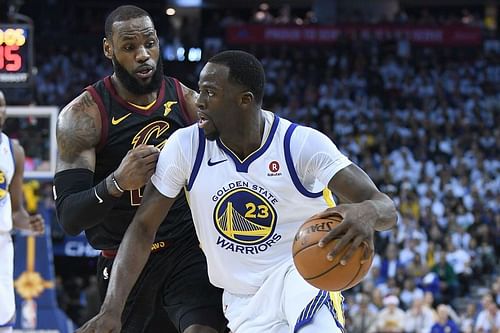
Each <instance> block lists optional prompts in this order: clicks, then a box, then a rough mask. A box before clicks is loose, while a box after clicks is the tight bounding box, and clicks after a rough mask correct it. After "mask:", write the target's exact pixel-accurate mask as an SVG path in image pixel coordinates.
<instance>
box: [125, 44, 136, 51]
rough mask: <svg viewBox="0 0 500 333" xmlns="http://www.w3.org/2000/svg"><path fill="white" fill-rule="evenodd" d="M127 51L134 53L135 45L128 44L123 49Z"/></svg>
mask: <svg viewBox="0 0 500 333" xmlns="http://www.w3.org/2000/svg"><path fill="white" fill-rule="evenodd" d="M123 49H124V50H125V51H132V50H133V49H134V46H133V45H130V44H127V45H125V46H124V47H123Z"/></svg>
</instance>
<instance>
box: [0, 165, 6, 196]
mask: <svg viewBox="0 0 500 333" xmlns="http://www.w3.org/2000/svg"><path fill="white" fill-rule="evenodd" d="M7 191H8V188H7V177H5V174H4V173H3V171H2V170H0V200H2V199H4V198H5V197H6V196H7Z"/></svg>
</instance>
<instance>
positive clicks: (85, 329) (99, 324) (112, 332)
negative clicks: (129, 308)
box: [75, 312, 122, 333]
mask: <svg viewBox="0 0 500 333" xmlns="http://www.w3.org/2000/svg"><path fill="white" fill-rule="evenodd" d="M121 329H122V324H121V319H120V315H118V314H110V313H108V312H99V313H98V314H97V315H96V316H95V317H94V318H92V319H90V320H89V321H88V322H86V323H85V324H83V326H82V327H80V328H79V329H78V330H76V332H75V333H120V331H121Z"/></svg>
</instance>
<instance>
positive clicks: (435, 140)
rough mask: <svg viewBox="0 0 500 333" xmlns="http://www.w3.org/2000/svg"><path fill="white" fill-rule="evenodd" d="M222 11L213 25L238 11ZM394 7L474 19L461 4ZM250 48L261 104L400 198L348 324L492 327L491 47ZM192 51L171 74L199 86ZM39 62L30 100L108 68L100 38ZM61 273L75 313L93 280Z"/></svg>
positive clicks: (499, 74)
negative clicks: (450, 11) (451, 8)
mask: <svg viewBox="0 0 500 333" xmlns="http://www.w3.org/2000/svg"><path fill="white" fill-rule="evenodd" d="M305 13H307V15H306V14H304V15H302V16H301V17H300V20H301V22H302V23H300V22H299V21H297V19H298V17H297V16H294V15H292V14H291V13H290V11H289V10H288V11H287V9H286V6H285V7H283V8H282V10H280V11H277V12H276V11H275V12H272V11H271V10H270V9H269V7H266V6H262V5H261V6H260V7H259V9H258V10H256V11H255V12H254V13H253V14H252V17H251V18H250V19H249V21H251V22H258V23H286V22H281V21H283V20H289V21H288V22H290V21H291V22H294V23H296V24H307V23H314V22H315V18H314V14H313V13H312V12H305ZM229 14H230V13H229ZM229 14H228V15H227V16H225V20H224V21H220V22H219V24H220V25H221V26H223V25H224V24H226V23H228V22H229V23H238V22H241V20H243V19H242V18H239V17H238V18H237V17H236V16H231V15H229ZM351 17H352V16H351ZM361 19H362V18H360V20H361ZM396 19H397V20H398V22H402V23H405V22H406V23H408V22H409V23H414V22H417V23H437V24H442V23H443V22H448V23H453V22H455V21H454V20H457V22H462V23H466V24H476V23H477V24H480V23H479V22H481V21H480V20H479V19H478V17H477V16H476V15H474V14H471V12H468V11H463V12H462V14H460V15H456V16H453V15H449V16H447V17H441V16H437V17H436V16H430V15H429V14H428V11H422V12H420V14H419V15H414V16H412V15H410V14H408V13H405V12H400V13H398V15H397V16H396ZM246 20H248V18H247V19H246ZM443 20H444V21H443ZM246 48H247V50H248V51H251V52H252V53H254V54H256V55H257V56H258V57H259V58H260V59H261V61H262V63H263V64H264V67H265V70H266V75H267V80H268V82H267V85H266V95H265V98H264V107H265V108H266V109H269V110H272V111H273V112H275V113H277V114H279V115H280V116H283V117H286V118H289V119H291V120H294V121H296V122H298V123H300V124H304V125H309V126H312V127H315V128H317V129H318V130H320V131H322V132H323V133H325V134H327V135H328V136H329V137H331V138H332V139H333V140H334V142H335V143H336V144H337V146H338V147H339V149H340V150H341V151H343V152H344V153H345V154H346V155H348V156H349V158H350V159H351V160H353V161H354V162H356V163H358V164H359V165H360V166H361V167H362V168H363V169H364V170H366V171H367V173H368V174H369V175H370V176H371V178H372V179H373V180H374V181H375V183H376V184H377V185H378V186H379V188H380V189H381V190H383V191H385V192H386V193H388V194H389V195H390V196H391V198H393V199H394V201H395V202H396V204H397V207H398V211H399V223H398V225H397V227H396V228H395V229H394V230H391V231H388V232H383V233H380V234H379V235H378V237H377V240H376V252H377V253H376V256H375V259H374V263H373V266H372V269H371V271H370V272H369V275H368V277H367V278H366V279H365V280H364V282H363V283H361V284H360V285H358V286H357V287H355V288H353V289H352V290H350V291H348V292H346V293H345V297H346V299H345V305H346V308H347V311H346V313H347V318H346V320H347V326H348V327H349V329H348V331H349V332H352V333H365V332H367V333H372V332H380V333H382V332H413V333H439V332H447V333H454V332H463V333H473V332H474V333H493V332H500V309H499V304H500V269H499V267H500V261H499V256H498V254H499V253H500V158H499V156H500V154H499V147H500V127H499V126H498V124H500V53H499V52H498V49H495V48H493V49H486V48H477V49H452V48H449V49H442V48H424V47H419V48H414V47H412V45H410V44H409V43H408V42H407V41H405V40H400V41H395V42H383V43H382V42H377V41H373V42H364V41H356V40H349V41H347V40H340V41H339V42H338V43H337V44H335V45H333V46H321V47H311V48H293V47H286V46H281V47H265V46H257V45H251V46H247V47H246ZM213 51H214V50H212V52H213ZM209 56H210V52H205V53H204V60H206V59H207V58H208V57H209ZM202 63H203V61H202V62H201V63H200V66H198V68H197V69H194V70H193V73H188V74H186V76H185V77H179V78H180V79H181V80H182V81H184V82H185V83H187V84H188V85H190V86H191V87H193V88H196V86H195V85H194V83H195V82H196V80H195V78H196V75H197V71H199V70H200V68H201V65H202ZM37 66H38V75H37V78H36V81H37V84H36V98H37V101H38V103H39V104H49V105H59V106H62V105H64V104H65V103H67V102H68V101H69V100H71V99H72V98H74V96H76V95H77V94H78V93H79V92H80V91H81V90H82V89H83V88H84V87H85V86H86V85H87V84H90V83H92V82H93V81H95V80H97V79H99V78H101V77H103V76H105V75H107V74H109V73H110V72H111V67H110V65H109V62H108V61H107V60H105V59H104V57H103V56H102V52H101V49H100V48H99V47H94V48H81V49H79V48H77V49H74V48H71V49H70V48H68V49H65V48H53V49H50V50H42V52H40V55H39V56H38V59H37ZM170 66H173V65H172V64H170ZM168 70H169V66H166V71H167V74H168ZM28 149H29V148H28ZM47 200H49V199H47ZM49 206H50V205H49ZM49 206H48V207H49ZM58 282H59V284H58V286H59V288H58V290H59V291H60V292H59V295H60V298H59V301H60V303H61V305H62V306H63V308H64V309H65V310H66V311H67V312H69V313H70V315H71V317H72V318H73V319H74V320H75V321H76V322H77V323H81V322H82V321H84V320H85V319H86V318H87V317H88V316H89V315H90V314H88V313H87V312H89V309H90V308H91V307H90V305H89V304H91V303H92V302H94V301H95V297H96V296H95V285H94V283H95V281H94V282H93V280H90V281H83V280H82V279H81V278H78V277H73V278H71V279H68V280H66V281H58ZM89 295H90V296H89ZM92 304H93V303H92Z"/></svg>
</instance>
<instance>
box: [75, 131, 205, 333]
mask: <svg viewBox="0 0 500 333" xmlns="http://www.w3.org/2000/svg"><path fill="white" fill-rule="evenodd" d="M194 133H195V134H196V133H198V131H197V130H196V131H195V132H194ZM191 134H192V131H190V130H189V128H184V129H179V130H177V131H176V132H175V133H174V134H173V135H172V136H171V137H170V138H169V142H168V144H167V145H166V146H165V147H164V148H163V150H162V152H161V154H160V157H159V159H158V164H157V167H156V171H155V174H154V175H153V176H152V177H151V181H150V182H149V183H148V185H146V188H145V190H144V196H143V198H142V202H141V206H140V207H139V209H138V210H137V212H136V214H135V216H134V219H133V220H132V222H131V223H130V225H129V227H128V229H127V232H126V233H125V236H124V237H123V240H122V242H121V243H120V247H119V249H118V253H117V255H116V258H115V260H114V263H113V270H112V272H111V276H110V282H109V287H108V290H107V294H106V298H105V300H104V303H103V305H102V307H101V311H100V312H99V314H98V315H97V316H95V317H94V318H92V319H91V320H90V321H89V322H87V323H86V324H85V325H84V326H83V327H82V328H81V329H80V330H78V331H77V332H78V333H111V332H120V327H121V320H120V319H121V313H122V311H123V307H124V306H125V302H126V300H127V297H128V295H129V293H130V291H131V290H132V287H133V286H134V284H135V282H136V280H137V278H138V277H139V274H140V273H141V271H142V269H143V268H144V265H145V263H146V261H147V259H148V257H149V254H150V253H151V245H152V243H153V241H154V237H155V234H156V231H157V229H158V226H159V225H160V224H161V222H162V221H163V220H164V218H165V216H166V215H167V213H168V211H169V209H170V207H171V206H172V204H173V203H174V201H175V198H176V197H177V195H178V193H179V192H180V191H181V190H182V188H183V186H185V185H186V183H187V179H188V178H189V174H190V172H191V169H190V166H191V165H192V163H191V162H192V161H191V159H190V158H185V156H191V157H193V156H196V155H195V154H193V152H196V147H194V149H193V147H192V146H191V145H189V144H188V143H189V142H190V140H191V138H193V137H191V138H190V137H189V136H190V135H191ZM196 140H197V138H196V135H195V137H194V141H195V142H197V141H196Z"/></svg>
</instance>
